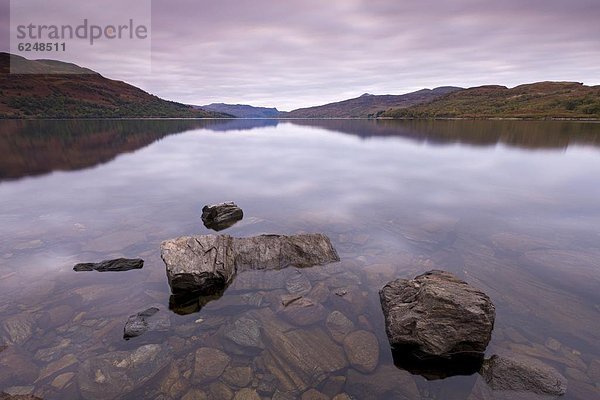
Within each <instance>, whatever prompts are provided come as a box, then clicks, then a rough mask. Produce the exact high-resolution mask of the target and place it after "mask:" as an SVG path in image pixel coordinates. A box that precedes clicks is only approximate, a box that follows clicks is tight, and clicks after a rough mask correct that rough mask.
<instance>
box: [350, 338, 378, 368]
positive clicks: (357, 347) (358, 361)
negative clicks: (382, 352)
mask: <svg viewBox="0 0 600 400" xmlns="http://www.w3.org/2000/svg"><path fill="white" fill-rule="evenodd" d="M344 351H346V356H347V357H348V361H349V362H350V365H351V366H352V367H354V368H356V369H357V370H358V371H360V372H364V373H370V372H373V371H374V370H375V368H377V364H378V363H379V342H378V341H377V338H376V337H375V335H373V334H372V333H371V332H367V331H355V332H352V333H350V334H349V335H348V336H346V338H345V339H344Z"/></svg>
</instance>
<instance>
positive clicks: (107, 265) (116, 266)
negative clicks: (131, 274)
mask: <svg viewBox="0 0 600 400" xmlns="http://www.w3.org/2000/svg"><path fill="white" fill-rule="evenodd" d="M143 267H144V260H142V259H140V258H135V259H128V258H117V259H115V260H104V261H102V262H99V263H81V264H77V265H75V266H74V267H73V271H77V272H81V271H98V272H122V271H130V270H132V269H141V268H143Z"/></svg>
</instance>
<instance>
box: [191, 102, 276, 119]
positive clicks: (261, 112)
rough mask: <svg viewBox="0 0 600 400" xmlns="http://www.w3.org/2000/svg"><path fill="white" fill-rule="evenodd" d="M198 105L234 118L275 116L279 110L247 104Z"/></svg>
mask: <svg viewBox="0 0 600 400" xmlns="http://www.w3.org/2000/svg"><path fill="white" fill-rule="evenodd" d="M194 107H199V108H201V109H203V110H206V111H213V112H220V113H225V114H230V115H233V116H234V117H236V118H277V117H279V116H280V115H281V112H280V111H279V110H278V109H277V108H275V107H255V106H251V105H248V104H225V103H211V104H207V105H205V106H194Z"/></svg>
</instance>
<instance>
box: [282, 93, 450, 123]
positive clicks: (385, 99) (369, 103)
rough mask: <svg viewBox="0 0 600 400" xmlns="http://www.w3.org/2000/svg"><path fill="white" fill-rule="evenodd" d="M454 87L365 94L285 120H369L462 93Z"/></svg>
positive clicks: (304, 110)
mask: <svg viewBox="0 0 600 400" xmlns="http://www.w3.org/2000/svg"><path fill="white" fill-rule="evenodd" d="M460 90H461V88H458V87H452V86H443V87H438V88H435V89H433V90H431V89H422V90H419V91H416V92H412V93H407V94H402V95H372V94H368V93H365V94H363V95H362V96H360V97H357V98H354V99H349V100H344V101H340V102H336V103H330V104H325V105H322V106H316V107H308V108H300V109H297V110H294V111H290V112H287V113H283V114H282V116H283V117H285V118H369V117H376V116H378V114H379V113H382V112H384V111H385V110H389V109H390V108H404V107H410V106H414V105H416V104H421V103H426V102H430V101H432V100H435V99H437V98H438V97H440V96H443V95H446V94H448V93H453V92H456V91H460Z"/></svg>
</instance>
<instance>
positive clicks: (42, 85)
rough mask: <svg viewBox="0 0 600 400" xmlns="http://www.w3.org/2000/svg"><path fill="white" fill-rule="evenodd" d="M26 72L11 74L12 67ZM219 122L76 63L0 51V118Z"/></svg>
mask: <svg viewBox="0 0 600 400" xmlns="http://www.w3.org/2000/svg"><path fill="white" fill-rule="evenodd" d="M11 62H12V63H13V64H18V66H19V69H21V70H23V71H27V72H29V73H28V74H10V64H11ZM126 117H136V118H139V117H169V118H178V117H186V118H222V117H231V116H230V115H224V114H221V113H216V112H212V111H204V110H200V109H194V108H193V107H191V106H187V105H184V104H180V103H175V102H172V101H166V100H163V99H160V98H158V97H157V96H154V95H151V94H149V93H146V92H144V91H143V90H141V89H139V88H137V87H135V86H132V85H129V84H127V83H125V82H121V81H115V80H111V79H107V78H105V77H103V76H102V75H100V74H98V73H96V72H94V71H92V70H90V69H87V68H82V67H79V66H77V65H75V64H70V63H64V62H61V61H54V60H28V59H26V58H24V57H20V56H16V55H11V54H8V53H0V118H126Z"/></svg>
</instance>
